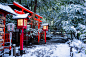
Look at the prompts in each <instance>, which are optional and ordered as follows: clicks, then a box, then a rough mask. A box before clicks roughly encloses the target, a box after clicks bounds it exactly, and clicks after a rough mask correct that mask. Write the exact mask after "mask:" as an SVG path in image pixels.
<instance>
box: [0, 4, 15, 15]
mask: <svg viewBox="0 0 86 57" xmlns="http://www.w3.org/2000/svg"><path fill="white" fill-rule="evenodd" d="M0 9H2V10H4V11H7V12H9V13H11V14H15V15H16V13H15V12H14V11H13V10H12V9H11V8H10V7H9V6H6V5H2V4H0Z"/></svg>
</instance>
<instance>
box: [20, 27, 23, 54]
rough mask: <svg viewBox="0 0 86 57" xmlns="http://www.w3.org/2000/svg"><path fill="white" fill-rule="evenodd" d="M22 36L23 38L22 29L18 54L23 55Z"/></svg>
mask: <svg viewBox="0 0 86 57" xmlns="http://www.w3.org/2000/svg"><path fill="white" fill-rule="evenodd" d="M23 36H24V29H23V28H22V33H21V34H20V54H23Z"/></svg>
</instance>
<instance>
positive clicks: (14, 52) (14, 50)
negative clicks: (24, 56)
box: [13, 44, 16, 56]
mask: <svg viewBox="0 0 86 57" xmlns="http://www.w3.org/2000/svg"><path fill="white" fill-rule="evenodd" d="M13 56H16V44H13Z"/></svg>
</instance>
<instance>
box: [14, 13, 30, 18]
mask: <svg viewBox="0 0 86 57" xmlns="http://www.w3.org/2000/svg"><path fill="white" fill-rule="evenodd" d="M28 15H29V13H26V14H17V15H16V16H15V15H13V17H12V18H13V19H19V18H27V17H28Z"/></svg>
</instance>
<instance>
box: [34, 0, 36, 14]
mask: <svg viewBox="0 0 86 57" xmlns="http://www.w3.org/2000/svg"><path fill="white" fill-rule="evenodd" d="M36 7H37V0H35V6H34V13H36Z"/></svg>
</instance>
